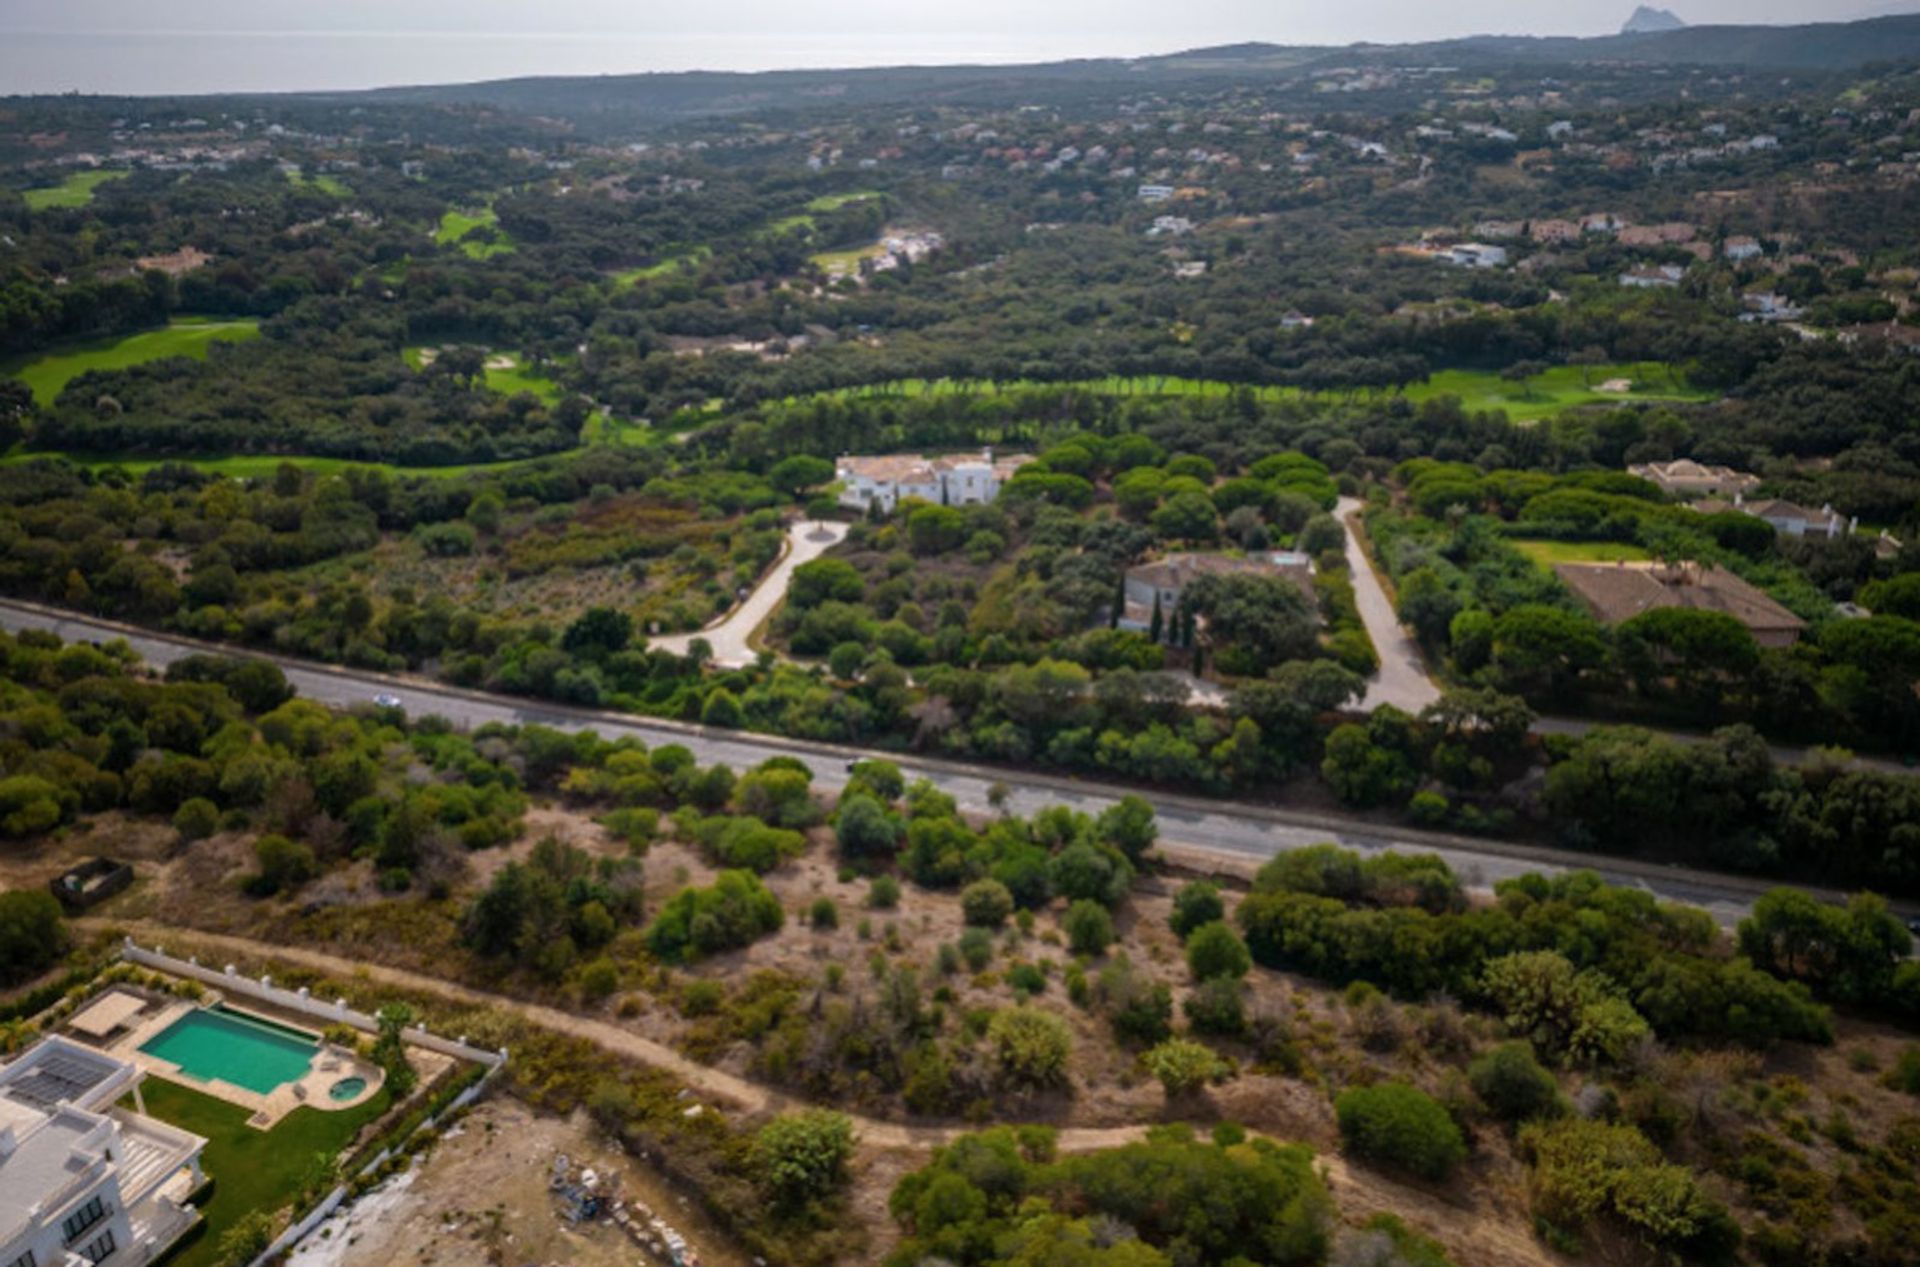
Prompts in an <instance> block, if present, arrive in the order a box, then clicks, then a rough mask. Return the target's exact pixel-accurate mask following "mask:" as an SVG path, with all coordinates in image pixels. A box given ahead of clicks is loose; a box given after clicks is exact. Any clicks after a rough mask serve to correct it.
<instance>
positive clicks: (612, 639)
mask: <svg viewBox="0 0 1920 1267" xmlns="http://www.w3.org/2000/svg"><path fill="white" fill-rule="evenodd" d="M632 641H633V617H631V616H629V615H627V613H625V612H623V611H617V610H615V609H614V608H611V607H589V608H588V609H587V610H586V611H584V612H582V613H581V614H580V615H579V616H577V617H576V618H575V619H574V621H573V623H572V624H570V625H568V626H567V631H566V632H565V633H564V634H562V635H561V636H560V647H561V649H562V650H563V651H568V652H571V653H572V654H574V655H578V656H585V657H587V658H588V659H593V660H604V659H606V658H607V657H608V656H610V655H612V654H613V653H614V652H616V651H622V650H625V649H626V646H627V644H628V643H630V642H632Z"/></svg>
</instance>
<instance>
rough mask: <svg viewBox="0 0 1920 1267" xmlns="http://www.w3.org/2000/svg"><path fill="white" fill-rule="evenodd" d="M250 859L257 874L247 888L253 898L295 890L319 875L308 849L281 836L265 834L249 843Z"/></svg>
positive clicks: (306, 846) (318, 868)
mask: <svg viewBox="0 0 1920 1267" xmlns="http://www.w3.org/2000/svg"><path fill="white" fill-rule="evenodd" d="M253 856H254V859H255V861H256V862H258V863H259V865H260V870H259V873H258V874H256V875H255V876H254V878H253V879H252V880H251V881H250V882H249V883H248V886H247V887H248V889H249V890H250V891H251V892H253V893H254V894H256V895H257V896H261V897H265V896H268V895H271V894H274V893H281V892H284V891H286V890H288V889H297V888H299V887H300V886H301V885H303V884H305V883H306V882H307V881H308V880H311V879H313V877H314V876H316V875H318V874H320V867H319V863H318V862H317V861H316V860H315V859H314V856H313V849H312V847H311V846H309V845H306V844H302V843H300V842H298V841H293V840H289V839H287V838H286V837H285V836H280V835H273V834H268V835H265V836H262V837H260V839H258V840H256V841H254V842H253Z"/></svg>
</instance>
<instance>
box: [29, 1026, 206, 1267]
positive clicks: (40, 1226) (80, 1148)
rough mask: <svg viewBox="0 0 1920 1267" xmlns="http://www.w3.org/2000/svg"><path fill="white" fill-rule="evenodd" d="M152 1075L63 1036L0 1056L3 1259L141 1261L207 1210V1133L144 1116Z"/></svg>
mask: <svg viewBox="0 0 1920 1267" xmlns="http://www.w3.org/2000/svg"><path fill="white" fill-rule="evenodd" d="M143 1076H144V1075H143V1074H142V1073H141V1071H140V1070H139V1069H138V1068H137V1067H135V1066H134V1065H132V1064H129V1063H127V1062H126V1061H122V1060H116V1059H115V1058H113V1057H112V1056H109V1055H107V1054H106V1053H104V1052H100V1051H96V1050H94V1049H93V1048H91V1047H87V1046H84V1045H82V1044H80V1043H77V1042H73V1041H71V1040H69V1039H66V1038H60V1037H57V1036H51V1037H48V1038H44V1039H42V1040H41V1041H40V1042H38V1043H36V1044H34V1045H33V1046H32V1047H30V1048H28V1049H27V1050H26V1052H24V1053H23V1054H22V1055H20V1056H19V1057H18V1058H17V1059H15V1060H14V1061H13V1062H12V1063H11V1064H9V1065H6V1066H5V1067H0V1267H87V1265H89V1264H91V1265H92V1267H139V1265H140V1264H144V1263H150V1262H153V1261H154V1260H156V1259H158V1258H159V1257H160V1256H161V1255H162V1254H163V1253H165V1252H166V1250H167V1249H168V1248H169V1247H170V1246H172V1245H173V1244H174V1242H176V1241H178V1240H179V1239H180V1237H181V1235H182V1234H183V1233H185V1232H186V1231H187V1229H188V1228H191V1227H192V1226H193V1225H194V1223H195V1222H196V1221H197V1220H198V1219H199V1217H200V1216H199V1214H198V1213H197V1212H196V1211H195V1210H194V1209H193V1208H192V1207H191V1206H189V1205H187V1204H186V1198H187V1196H188V1195H189V1194H190V1193H191V1192H192V1191H193V1190H194V1189H195V1188H196V1187H198V1186H199V1184H200V1182H201V1172H200V1150H201V1149H203V1148H205V1147H206V1143H207V1141H205V1140H204V1139H201V1138H200V1137H199V1136H198V1135H190V1134H188V1133H187V1132H185V1131H182V1130H177V1129H175V1128H174V1127H171V1126H168V1125H166V1124H165V1123H164V1122H157V1121H155V1120H154V1119H152V1118H150V1117H148V1116H146V1114H145V1112H144V1109H145V1104H144V1101H142V1099H141V1096H140V1082H141V1079H142V1078H143ZM129 1094H131V1095H132V1097H133V1101H134V1105H135V1106H136V1109H138V1110H140V1111H133V1110H129V1109H127V1108H125V1107H123V1106H121V1105H120V1103H119V1101H120V1100H121V1098H122V1097H124V1096H127V1095H129Z"/></svg>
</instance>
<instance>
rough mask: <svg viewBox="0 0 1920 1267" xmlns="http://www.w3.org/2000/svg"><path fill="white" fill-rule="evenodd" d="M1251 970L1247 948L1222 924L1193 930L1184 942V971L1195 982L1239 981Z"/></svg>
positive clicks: (1208, 925)
mask: <svg viewBox="0 0 1920 1267" xmlns="http://www.w3.org/2000/svg"><path fill="white" fill-rule="evenodd" d="M1252 967H1253V959H1252V957H1251V956H1250V955H1248V954H1247V944H1246V943H1245V942H1243V941H1241V940H1240V935H1239V934H1238V933H1236V932H1234V931H1233V929H1231V928H1229V927H1228V926H1227V924H1226V922H1225V921H1224V920H1213V921H1212V922H1210V923H1206V924H1202V925H1201V926H1200V927H1198V928H1196V929H1194V930H1193V934H1192V935H1191V936H1190V937H1188V938H1187V970H1188V971H1189V972H1191V973H1192V974H1193V979H1194V980H1195V981H1211V980H1212V979H1213V978H1215V977H1231V978H1232V979H1234V980H1236V981H1237V980H1239V979H1240V978H1241V977H1244V976H1246V975H1247V972H1248V970H1249V969H1251V968H1252Z"/></svg>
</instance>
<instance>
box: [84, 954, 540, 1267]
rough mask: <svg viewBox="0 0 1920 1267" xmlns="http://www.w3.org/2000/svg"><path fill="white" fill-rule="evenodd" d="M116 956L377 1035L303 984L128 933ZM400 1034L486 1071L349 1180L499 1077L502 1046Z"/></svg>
mask: <svg viewBox="0 0 1920 1267" xmlns="http://www.w3.org/2000/svg"><path fill="white" fill-rule="evenodd" d="M120 955H121V958H123V959H125V960H126V961H127V962H128V963H137V964H140V965H141V966H143V967H147V968H152V969H154V970H155V971H157V972H164V973H167V974H168V975H170V976H176V977H186V978H188V979H189V980H193V981H199V982H201V983H202V984H205V985H211V986H216V987H218V988H219V989H220V990H221V991H222V992H224V993H227V994H233V995H239V996H241V997H243V998H249V999H253V1000H255V1001H257V1002H261V1003H266V1004H270V1005H271V1006H273V1007H277V1008H281V1009H283V1010H285V1011H289V1012H293V1013H295V1014H296V1015H299V1016H306V1017H311V1018H313V1019H314V1020H318V1021H325V1022H328V1023H331V1024H338V1025H351V1026H353V1027H354V1028H355V1029H360V1030H366V1031H368V1032H370V1033H378V1032H379V1029H380V1022H379V1021H378V1020H377V1019H376V1018H375V1017H372V1016H370V1015H368V1014H367V1013H365V1012H361V1011H357V1010H356V1009H354V1008H350V1007H348V1006H347V1001H346V1000H345V999H335V1000H334V1001H332V1002H331V1003H329V1002H327V1001H325V1000H324V999H316V998H314V997H313V996H312V995H311V994H310V993H309V992H308V991H307V990H306V989H304V988H302V989H299V990H287V989H282V988H281V987H279V986H276V985H274V984H273V980H272V978H271V977H266V976H263V977H261V978H260V979H259V980H257V981H256V980H254V979H253V978H251V977H247V976H242V975H241V974H240V972H239V971H238V970H237V969H235V968H234V967H233V966H232V965H231V964H229V965H228V966H226V967H225V968H222V969H218V970H216V969H213V968H209V967H206V966H204V965H203V964H201V963H200V962H199V961H197V960H194V959H178V958H175V957H174V956H172V955H169V954H166V953H165V952H163V951H159V950H148V949H147V948H146V947H144V946H141V945H138V944H136V943H135V942H134V940H133V938H131V937H129V938H127V941H126V944H125V945H124V946H123V947H122V948H121V952H120ZM401 1038H402V1039H404V1040H405V1041H406V1042H408V1043H411V1044H413V1045H414V1046H416V1047H424V1048H426V1049H427V1050H428V1051H436V1052H439V1053H440V1054H441V1055H444V1056H452V1057H455V1058H456V1059H459V1060H466V1061H471V1062H473V1063H475V1064H479V1065H483V1066H485V1068H486V1072H485V1073H484V1074H482V1075H481V1077H480V1080H479V1081H478V1082H475V1083H474V1084H473V1085H472V1086H470V1087H467V1088H466V1089H465V1090H463V1091H462V1092H460V1094H459V1095H456V1096H455V1097H453V1099H452V1100H449V1101H448V1102H447V1103H446V1104H445V1105H443V1106H441V1108H440V1109H439V1110H438V1111H437V1112H434V1113H431V1114H428V1115H427V1116H425V1117H423V1118H421V1120H420V1121H419V1122H418V1123H416V1124H415V1125H414V1127H413V1129H412V1130H410V1131H408V1132H407V1134H406V1137H405V1138H403V1139H398V1140H395V1141H393V1143H391V1144H389V1145H388V1146H387V1147H385V1148H382V1149H381V1150H380V1152H379V1153H378V1154H376V1155H375V1156H374V1157H372V1158H371V1159H369V1160H368V1161H367V1163H366V1164H365V1165H364V1166H361V1167H360V1168H359V1170H358V1171H357V1172H356V1173H355V1174H354V1175H352V1176H349V1178H350V1179H359V1178H364V1177H365V1176H368V1175H371V1174H374V1173H375V1172H377V1171H378V1170H379V1169H380V1167H381V1166H383V1165H385V1164H386V1162H387V1161H388V1160H389V1159H390V1158H391V1157H393V1155H394V1154H395V1152H396V1151H398V1150H400V1149H402V1148H405V1147H406V1144H407V1140H410V1139H412V1138H413V1137H414V1135H416V1134H418V1133H419V1132H420V1131H423V1130H431V1129H434V1128H436V1127H438V1126H439V1125H440V1123H441V1122H443V1121H445V1120H446V1119H447V1117H448V1116H449V1115H451V1114H454V1113H458V1112H459V1111H460V1110H461V1109H464V1108H466V1107H467V1106H468V1105H469V1104H472V1103H473V1102H474V1101H475V1100H477V1099H479V1098H480V1097H481V1095H483V1094H484V1093H485V1092H486V1089H487V1086H488V1084H489V1083H491V1082H492V1081H493V1080H494V1078H496V1077H497V1076H498V1075H499V1073H500V1071H501V1070H503V1069H505V1068H506V1067H507V1053H506V1051H505V1050H504V1049H502V1050H500V1051H488V1050H486V1049H485V1048H481V1047H475V1046H472V1045H471V1044H469V1043H467V1042H465V1041H464V1040H462V1039H453V1038H442V1037H441V1036H440V1035H438V1034H435V1033H431V1032H429V1031H428V1030H427V1029H425V1028H424V1027H421V1026H414V1027H412V1028H409V1029H406V1030H403V1031H402V1032H401ZM350 1194H351V1188H350V1186H349V1184H344V1183H343V1184H340V1185H338V1186H337V1187H335V1188H334V1189H333V1191H331V1192H329V1193H327V1195H326V1196H325V1197H323V1198H321V1200H320V1203H319V1204H318V1205H316V1206H314V1207H313V1209H311V1210H309V1211H307V1213H306V1215H305V1216H304V1217H302V1218H300V1219H299V1220H297V1221H295V1222H294V1223H291V1224H289V1225H288V1227H287V1228H286V1230H285V1231H283V1232H281V1233H280V1235H278V1236H276V1237H274V1238H273V1243H272V1244H271V1245H268V1246H267V1248H266V1249H264V1250H262V1251H261V1252H260V1254H259V1255H258V1256H257V1257H255V1258H254V1260H253V1261H252V1262H251V1263H249V1264H247V1267H266V1264H268V1263H271V1262H275V1261H277V1260H278V1259H279V1258H280V1256H281V1255H283V1254H286V1253H288V1252H290V1251H291V1250H292V1249H293V1248H294V1247H295V1246H297V1245H298V1244H299V1243H300V1242H301V1241H303V1240H305V1239H306V1238H307V1237H308V1236H310V1235H312V1233H313V1231H314V1229H315V1228H317V1227H319V1226H320V1225H321V1224H322V1223H325V1222H326V1221H327V1220H328V1219H329V1218H332V1217H333V1215H334V1214H336V1213H337V1212H338V1211H339V1209H340V1207H341V1206H343V1205H345V1204H346V1203H347V1201H348V1199H349V1196H350Z"/></svg>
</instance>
